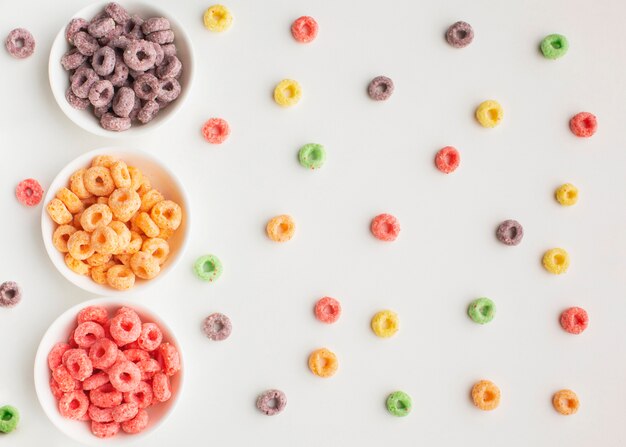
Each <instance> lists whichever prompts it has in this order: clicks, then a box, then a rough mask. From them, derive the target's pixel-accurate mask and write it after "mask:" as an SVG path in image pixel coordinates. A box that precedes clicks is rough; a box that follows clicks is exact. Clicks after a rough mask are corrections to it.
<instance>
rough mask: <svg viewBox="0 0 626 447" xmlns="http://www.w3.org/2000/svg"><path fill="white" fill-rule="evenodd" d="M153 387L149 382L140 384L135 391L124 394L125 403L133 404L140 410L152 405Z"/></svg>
mask: <svg viewBox="0 0 626 447" xmlns="http://www.w3.org/2000/svg"><path fill="white" fill-rule="evenodd" d="M152 399H153V393H152V387H151V386H150V384H148V383H147V382H143V381H142V382H139V385H137V388H135V391H131V392H129V393H124V402H129V403H130V402H133V403H135V404H137V407H138V408H139V409H141V408H148V407H149V406H150V405H152Z"/></svg>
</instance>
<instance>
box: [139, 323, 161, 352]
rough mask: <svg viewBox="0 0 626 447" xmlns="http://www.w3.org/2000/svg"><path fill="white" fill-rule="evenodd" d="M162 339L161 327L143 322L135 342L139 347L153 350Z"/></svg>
mask: <svg viewBox="0 0 626 447" xmlns="http://www.w3.org/2000/svg"><path fill="white" fill-rule="evenodd" d="M162 340H163V333H161V329H159V327H158V326H157V325H156V324H154V323H144V324H142V325H141V335H139V338H138V339H137V344H138V345H139V347H140V348H141V349H144V350H146V351H154V350H155V349H156V348H158V347H159V345H160V344H161V341H162Z"/></svg>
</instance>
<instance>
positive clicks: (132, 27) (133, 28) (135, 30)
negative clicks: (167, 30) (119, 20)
mask: <svg viewBox="0 0 626 447" xmlns="http://www.w3.org/2000/svg"><path fill="white" fill-rule="evenodd" d="M141 25H143V19H142V18H141V17H140V16H138V15H137V14H134V15H132V16H131V18H130V20H129V21H128V22H126V23H125V24H124V33H123V35H124V36H126V37H128V38H129V39H130V40H141V39H143V37H144V35H143V32H142V31H141Z"/></svg>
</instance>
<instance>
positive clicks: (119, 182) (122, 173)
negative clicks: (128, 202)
mask: <svg viewBox="0 0 626 447" xmlns="http://www.w3.org/2000/svg"><path fill="white" fill-rule="evenodd" d="M109 170H110V171H111V177H113V183H115V186H116V187H118V188H130V185H131V179H130V172H128V166H127V165H126V163H124V162H123V161H121V160H120V161H116V162H115V163H113V164H112V165H111V166H110V167H109Z"/></svg>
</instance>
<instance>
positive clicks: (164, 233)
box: [157, 228, 174, 241]
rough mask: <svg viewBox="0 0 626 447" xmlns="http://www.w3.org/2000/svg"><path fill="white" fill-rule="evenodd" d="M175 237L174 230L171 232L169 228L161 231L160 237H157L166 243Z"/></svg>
mask: <svg viewBox="0 0 626 447" xmlns="http://www.w3.org/2000/svg"><path fill="white" fill-rule="evenodd" d="M173 235H174V230H170V229H169V228H161V231H160V232H159V235H158V236H157V237H158V238H159V239H163V240H164V241H167V240H168V239H169V238H171V237H172V236H173Z"/></svg>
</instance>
